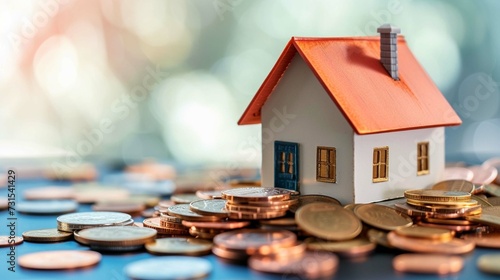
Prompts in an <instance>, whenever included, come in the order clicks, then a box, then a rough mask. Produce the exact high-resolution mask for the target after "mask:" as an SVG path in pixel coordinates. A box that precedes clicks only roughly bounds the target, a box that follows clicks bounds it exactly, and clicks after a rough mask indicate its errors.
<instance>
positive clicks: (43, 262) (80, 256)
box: [19, 250, 101, 269]
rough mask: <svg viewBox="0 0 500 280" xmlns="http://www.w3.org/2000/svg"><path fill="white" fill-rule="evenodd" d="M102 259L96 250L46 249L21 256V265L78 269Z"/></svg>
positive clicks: (25, 266) (34, 267)
mask: <svg viewBox="0 0 500 280" xmlns="http://www.w3.org/2000/svg"><path fill="white" fill-rule="evenodd" d="M100 261H101V254H99V253H97V252H94V251H76V250H65V251H45V252H37V253H31V254H26V255H22V256H20V257H19V266H21V267H24V268H31V269H76V268H83V267H88V266H92V265H95V264H97V263H99V262H100Z"/></svg>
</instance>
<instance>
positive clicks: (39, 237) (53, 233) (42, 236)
mask: <svg viewBox="0 0 500 280" xmlns="http://www.w3.org/2000/svg"><path fill="white" fill-rule="evenodd" d="M72 237H73V233H72V232H64V231H60V230H58V229H57V228H48V229H37V230H30V231H25V232H23V238H24V240H26V241H30V242H58V241H65V240H69V239H71V238H72Z"/></svg>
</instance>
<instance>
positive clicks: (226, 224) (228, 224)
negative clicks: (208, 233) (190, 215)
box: [182, 221, 250, 229]
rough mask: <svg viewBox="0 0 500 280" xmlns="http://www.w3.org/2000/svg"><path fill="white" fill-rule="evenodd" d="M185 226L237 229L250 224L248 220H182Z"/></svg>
mask: <svg viewBox="0 0 500 280" xmlns="http://www.w3.org/2000/svg"><path fill="white" fill-rule="evenodd" d="M182 224H183V225H184V226H186V227H197V228H211V229H237V228H244V227H247V226H248V225H250V222H249V221H221V222H192V221H182Z"/></svg>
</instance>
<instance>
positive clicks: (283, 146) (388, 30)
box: [238, 24, 461, 204]
mask: <svg viewBox="0 0 500 280" xmlns="http://www.w3.org/2000/svg"><path fill="white" fill-rule="evenodd" d="M377 31H378V32H379V33H380V37H350V38H297V37H293V38H292V39H291V40H290V41H289V42H288V44H287V46H286V47H285V49H284V51H283V52H282V54H281V56H280V57H279V59H278V61H277V62H276V64H275V65H274V67H273V69H272V70H271V72H270V73H269V75H268V76H267V78H266V79H265V81H264V82H263V84H262V85H261V87H260V88H259V90H258V92H257V93H256V95H255V96H254V98H253V99H252V101H251V102H250V104H249V105H248V107H247V109H246V110H245V112H244V113H243V115H242V117H241V119H240V120H239V122H238V124H240V125H243V124H257V123H261V124H262V185H263V186H275V187H280V188H287V189H293V190H298V191H300V193H301V194H323V195H328V196H332V197H335V198H337V199H338V200H339V201H340V202H342V203H343V204H345V203H353V202H355V203H366V202H374V201H381V200H385V199H390V198H395V197H401V196H402V195H403V192H404V190H407V189H417V188H426V187H429V186H430V185H432V184H434V183H436V182H437V181H439V180H440V177H441V176H442V173H443V171H444V165H445V162H444V160H445V159H444V152H445V149H444V127H445V126H451V125H459V124H460V123H461V120H460V118H459V117H458V116H457V114H456V113H455V111H454V110H453V108H452V107H451V106H450V104H449V103H448V102H447V101H446V99H445V98H444V96H443V95H442V93H441V92H440V91H439V89H438V88H437V87H436V85H435V84H434V83H433V81H432V80H431V78H430V77H429V76H428V75H427V73H426V72H425V70H424V69H423V68H422V66H421V65H420V64H419V63H418V61H417V60H416V58H415V57H414V56H413V54H412V53H411V51H410V49H409V48H408V45H407V44H406V41H405V39H404V37H402V36H398V35H397V33H399V28H397V27H394V26H391V25H388V24H385V25H383V26H381V27H380V28H379V29H378V30H377Z"/></svg>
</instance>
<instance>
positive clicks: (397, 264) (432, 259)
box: [392, 254, 464, 275]
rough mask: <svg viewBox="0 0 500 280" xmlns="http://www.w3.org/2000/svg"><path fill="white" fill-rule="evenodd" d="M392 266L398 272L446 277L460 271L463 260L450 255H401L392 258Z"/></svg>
mask: <svg viewBox="0 0 500 280" xmlns="http://www.w3.org/2000/svg"><path fill="white" fill-rule="evenodd" d="M392 266H393V267H394V269H395V270H396V271H399V272H409V273H426V274H439V275H446V274H453V273H457V272H459V271H460V270H462V268H463V266H464V260H463V258H461V257H458V256H450V255H435V254H401V255H398V256H396V257H394V259H393V260H392Z"/></svg>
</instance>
